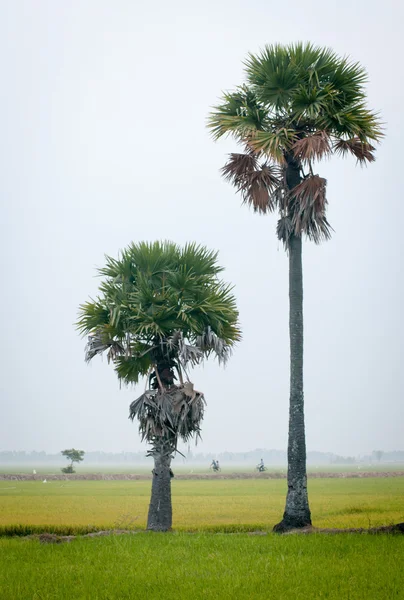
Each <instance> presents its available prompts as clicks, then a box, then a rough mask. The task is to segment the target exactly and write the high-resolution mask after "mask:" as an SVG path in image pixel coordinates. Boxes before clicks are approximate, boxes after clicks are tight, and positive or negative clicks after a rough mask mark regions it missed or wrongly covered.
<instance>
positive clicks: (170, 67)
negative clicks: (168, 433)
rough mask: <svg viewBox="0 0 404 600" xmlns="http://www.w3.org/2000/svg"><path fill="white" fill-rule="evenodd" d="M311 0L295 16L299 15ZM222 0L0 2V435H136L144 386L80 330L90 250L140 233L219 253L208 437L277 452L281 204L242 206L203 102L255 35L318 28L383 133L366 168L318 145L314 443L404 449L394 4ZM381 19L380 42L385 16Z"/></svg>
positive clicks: (47, 439) (97, 262)
mask: <svg viewBox="0 0 404 600" xmlns="http://www.w3.org/2000/svg"><path fill="white" fill-rule="evenodd" d="M302 6H304V17H305V18H304V19H302V18H301V11H302ZM347 6H349V17H347V16H346V11H345V10H343V5H341V3H340V4H339V5H338V6H337V5H336V6H331V5H328V4H325V3H324V2H320V1H319V0H308V2H306V3H305V4H304V5H302V4H301V3H298V2H297V0H292V2H291V3H288V4H285V5H282V4H279V3H278V4H273V3H268V2H265V1H264V0H252V1H251V2H250V3H248V5H246V4H245V3H241V2H238V1H237V0H236V1H234V0H232V1H231V2H230V0H222V1H221V2H219V3H217V2H215V3H214V2H213V0H207V2H205V3H202V4H199V5H196V4H192V3H189V2H184V0H174V2H173V3H170V4H167V3H164V2H162V0H157V2H155V3H153V4H142V3H137V2H130V1H128V0H117V1H116V2H114V3H113V4H111V3H110V2H107V1H106V0H97V1H95V0H83V1H82V2H80V3H68V2H65V3H55V2H51V0H36V1H35V2H31V1H30V0H19V1H18V2H3V3H1V4H0V33H1V35H0V45H1V48H2V52H1V53H0V62H1V67H2V74H3V94H2V97H1V98H0V120H1V128H2V142H3V143H2V147H1V150H0V153H1V164H2V167H3V169H2V171H3V172H2V176H1V178H0V193H1V198H2V217H3V218H2V220H1V243H2V254H1V255H2V273H3V282H4V284H3V289H4V292H3V294H2V297H1V308H2V315H3V344H2V348H1V353H2V356H1V365H2V370H3V374H2V378H1V382H0V410H1V419H0V450H9V449H12V448H16V447H18V448H20V449H21V450H26V451H29V450H31V449H33V448H43V449H44V450H45V451H47V452H50V451H51V452H58V451H59V450H60V449H61V448H66V447H79V448H87V449H89V448H100V447H102V448H104V449H105V451H122V450H123V451H134V452H136V451H143V450H146V445H145V444H142V443H141V441H140V438H139V435H138V430H137V425H136V424H134V423H131V422H130V421H129V420H128V411H129V404H130V402H131V401H132V400H133V399H134V398H135V397H137V396H138V395H140V393H141V392H142V390H143V385H144V384H140V385H139V386H138V387H137V388H136V389H122V390H120V389H119V384H118V381H117V379H116V377H115V374H114V372H113V370H112V368H111V367H110V366H108V365H107V361H106V360H104V361H102V360H94V361H93V363H92V364H91V365H90V366H87V365H86V364H85V363H84V345H85V340H82V339H81V338H80V337H79V336H78V334H77V332H76V331H75V328H74V325H73V323H74V322H75V320H76V315H77V309H78V306H79V304H80V303H82V302H84V301H85V300H87V299H88V298H89V297H90V296H94V295H95V293H96V289H97V285H98V280H97V278H96V277H95V275H96V267H100V266H102V265H103V260H104V255H105V254H109V255H112V256H117V254H118V251H119V250H120V249H121V248H123V247H125V246H126V245H128V244H129V243H130V242H131V241H135V242H137V241H141V240H155V239H171V240H173V241H175V242H177V243H179V244H184V243H185V242H187V241H196V242H198V243H202V244H204V245H206V246H208V247H209V248H212V249H217V250H218V251H219V262H220V264H222V265H223V266H224V267H225V271H224V273H223V278H224V279H225V280H226V281H229V282H232V283H233V284H234V285H235V295H236V297H237V302H238V306H239V310H240V320H241V325H242V329H243V340H242V342H241V343H240V344H239V345H238V346H237V348H236V349H235V352H234V355H233V356H232V358H231V360H230V361H229V364H228V365H227V367H226V368H225V369H222V368H220V367H219V366H218V364H217V363H215V362H209V363H206V364H205V365H204V366H203V367H201V368H198V369H195V370H194V371H193V373H192V379H193V381H194V383H195V386H196V388H197V389H200V390H202V391H203V392H204V393H205V396H206V400H207V410H206V417H205V420H204V423H203V431H202V436H203V441H202V442H201V443H200V444H199V445H198V450H197V451H201V452H220V451H222V450H225V449H232V450H233V451H236V450H237V448H243V449H244V448H257V447H264V448H265V447H270V448H279V449H284V450H285V449H286V446H287V429H288V401H289V348H288V343H289V340H288V265H287V256H286V255H285V252H284V251H283V248H282V246H281V244H280V243H279V242H278V240H277V239H276V236H275V226H276V219H275V217H260V216H258V215H256V214H254V213H253V212H252V211H249V210H248V209H247V208H246V207H244V206H240V204H241V202H240V198H239V197H238V196H236V194H235V193H234V189H232V187H231V186H230V185H228V184H226V183H225V182H224V181H222V180H221V178H220V173H219V169H220V167H221V166H222V165H223V164H224V162H225V161H226V153H228V152H230V151H234V150H235V149H236V146H235V144H234V143H233V142H232V141H231V140H226V141H223V142H219V143H214V142H213V141H212V140H211V139H210V137H209V133H208V132H207V130H206V127H205V124H206V117H207V114H208V112H209V109H210V107H211V106H212V105H214V104H215V103H216V102H217V100H218V98H219V97H220V95H221V93H222V91H223V90H230V89H233V88H234V87H235V86H236V85H238V84H240V83H242V82H243V60H244V59H245V57H246V55H247V53H248V52H257V51H259V49H260V48H262V47H263V46H264V45H265V44H271V43H276V42H279V43H289V42H296V41H299V40H302V41H311V42H312V43H314V44H318V45H321V46H330V47H332V48H333V49H334V50H335V51H336V52H337V53H339V54H340V55H346V54H347V55H349V56H350V57H351V58H352V60H354V61H359V62H360V63H361V64H362V65H363V66H364V67H365V68H366V69H367V71H368V73H369V83H368V85H367V91H368V101H369V106H370V107H371V108H372V109H374V110H380V114H381V118H382V120H383V121H384V122H385V123H386V125H385V127H386V131H385V133H386V137H385V139H384V140H383V141H382V143H381V144H380V146H378V147H377V160H376V162H375V163H373V164H371V165H369V167H368V168H364V169H362V168H360V167H358V166H356V165H355V161H354V160H353V159H352V160H339V159H338V158H335V159H332V160H330V161H325V162H323V163H321V164H320V165H319V166H318V167H317V168H318V172H319V173H320V174H321V175H322V176H324V177H326V178H327V181H328V186H327V190H328V200H329V220H330V222H331V225H332V226H333V228H334V230H335V232H334V233H333V237H332V240H331V241H329V242H327V243H325V244H322V245H321V246H315V245H314V244H311V243H308V242H305V243H304V249H303V261H304V263H303V271H304V310H305V313H304V319H305V412H306V433H307V449H308V451H311V450H319V451H329V452H333V453H335V454H341V455H342V454H343V453H345V455H358V454H360V453H364V454H368V453H371V452H372V450H375V449H379V448H380V449H389V448H397V449H401V448H403V441H402V440H403V435H402V423H403V417H404V410H403V388H404V386H403V379H402V375H401V370H402V365H401V357H402V356H403V355H404V352H403V349H404V348H403V339H404V335H403V334H404V326H403V319H402V306H403V304H404V294H403V290H404V287H403V282H402V276H401V269H402V262H403V261H402V256H403V251H404V241H403V235H402V232H401V224H402V222H403V219H404V204H403V202H402V200H401V196H402V193H401V192H400V188H398V189H397V185H396V183H395V180H394V179H393V174H394V175H395V174H396V173H399V172H400V167H401V165H400V156H401V142H402V139H403V134H404V131H403V128H404V126H403V119H402V114H401V113H402V106H401V105H402V96H403V94H402V92H403V86H402V83H401V79H400V77H398V78H397V74H396V71H397V66H396V65H397V62H398V61H399V57H400V56H401V52H400V51H401V38H402V36H401V23H402V17H403V16H404V14H403V8H402V6H399V5H397V4H396V3H395V2H393V0H387V1H386V2H384V3H383V5H382V6H381V5H380V3H379V2H376V1H375V0H370V1H368V2H365V1H364V0H358V1H357V2H355V3H352V2H350V3H349V5H348V4H347ZM381 31H382V32H383V36H382V43H380V39H381V36H380V32H381Z"/></svg>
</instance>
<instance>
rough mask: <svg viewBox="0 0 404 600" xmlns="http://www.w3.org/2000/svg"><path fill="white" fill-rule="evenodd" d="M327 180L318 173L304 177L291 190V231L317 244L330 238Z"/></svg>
mask: <svg viewBox="0 0 404 600" xmlns="http://www.w3.org/2000/svg"><path fill="white" fill-rule="evenodd" d="M326 186H327V181H326V179H324V178H323V177H320V176H319V175H311V176H309V177H306V178H305V179H304V180H303V181H302V182H301V183H299V185H297V186H296V187H295V188H293V190H292V191H291V193H290V194H291V195H292V200H291V202H290V213H291V216H292V226H293V233H294V234H295V235H299V236H301V235H302V234H305V235H307V237H308V238H309V239H310V240H312V241H313V242H315V243H316V244H319V243H320V242H321V241H323V240H328V239H330V238H331V231H332V229H331V226H330V224H329V223H328V221H327V219H326V216H325V214H326V207H327V197H326Z"/></svg>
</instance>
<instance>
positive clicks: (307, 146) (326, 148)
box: [292, 131, 331, 161]
mask: <svg viewBox="0 0 404 600" xmlns="http://www.w3.org/2000/svg"><path fill="white" fill-rule="evenodd" d="M292 150H293V153H294V155H295V156H296V157H298V158H300V160H303V161H310V160H320V159H321V158H323V157H324V156H327V155H329V154H330V152H331V141H330V137H329V135H328V133H327V132H326V131H317V132H316V133H313V135H307V136H306V137H304V138H302V139H300V140H298V141H297V142H295V143H294V144H293V147H292Z"/></svg>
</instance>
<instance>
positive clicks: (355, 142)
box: [333, 137, 376, 164]
mask: <svg viewBox="0 0 404 600" xmlns="http://www.w3.org/2000/svg"><path fill="white" fill-rule="evenodd" d="M333 150H334V151H335V152H336V153H337V154H340V155H341V156H345V155H346V154H348V153H350V154H353V156H355V157H356V158H357V160H358V162H359V163H361V164H363V163H366V162H374V161H375V160H376V158H375V155H374V151H375V150H376V148H375V147H374V146H372V145H371V144H369V143H368V142H362V141H361V140H360V139H359V138H358V137H355V138H352V139H349V140H344V139H338V140H337V141H336V142H335V143H334V145H333Z"/></svg>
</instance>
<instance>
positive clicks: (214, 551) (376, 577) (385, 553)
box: [0, 533, 404, 600]
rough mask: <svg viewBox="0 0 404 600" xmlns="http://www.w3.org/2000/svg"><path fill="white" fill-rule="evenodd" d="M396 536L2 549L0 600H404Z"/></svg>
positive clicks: (111, 540) (164, 540) (173, 539)
mask: <svg viewBox="0 0 404 600" xmlns="http://www.w3.org/2000/svg"><path fill="white" fill-rule="evenodd" d="M403 555H404V539H403V538H402V537H398V536H394V537H393V536H391V537H389V536H366V535H365V536H363V535H362V536H355V535H339V536H321V535H312V536H284V537H279V536H276V535H275V534H272V535H268V536H249V535H246V534H240V535H223V534H218V535H209V534H196V535H190V534H185V533H180V534H145V533H143V534H136V535H133V536H111V537H108V538H102V539H100V538H92V539H79V540H76V541H74V542H71V543H70V544H60V545H55V544H48V545H42V544H40V543H39V542H38V541H33V540H31V541H25V540H16V539H6V538H3V539H1V540H0V563H1V565H2V569H1V570H0V589H1V598H2V600H15V599H17V598H18V600H51V599H52V600H54V599H57V600H78V599H83V600H84V599H88V600H113V599H117V600H126V599H128V600H129V599H130V600H133V599H152V600H159V599H164V600H182V599H184V600H185V599H187V600H188V599H189V598H192V599H199V598H204V599H206V598H208V599H225V600H226V599H229V600H230V599H231V600H233V599H235V600H238V599H243V600H249V599H251V600H259V599H263V600H264V599H265V600H271V599H274V600H275V599H276V600H283V599H288V600H289V599H291V598H292V599H293V600H311V599H319V598H327V599H329V600H333V599H334V600H347V599H349V600H359V599H361V600H362V599H363V600H373V599H378V600H382V599H393V598H394V599H399V598H403V589H404V569H402V568H400V566H399V565H400V564H401V563H402V557H403Z"/></svg>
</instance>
